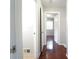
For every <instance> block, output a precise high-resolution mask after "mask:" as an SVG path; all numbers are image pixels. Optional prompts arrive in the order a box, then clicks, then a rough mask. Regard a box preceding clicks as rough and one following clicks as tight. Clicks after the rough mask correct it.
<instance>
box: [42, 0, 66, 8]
mask: <svg viewBox="0 0 79 59" xmlns="http://www.w3.org/2000/svg"><path fill="white" fill-rule="evenodd" d="M41 2H42V5H43V7H45V8H51V7H57V8H58V7H59V8H60V7H61V8H63V7H66V0H41Z"/></svg>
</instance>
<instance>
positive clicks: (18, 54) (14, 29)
mask: <svg viewBox="0 0 79 59" xmlns="http://www.w3.org/2000/svg"><path fill="white" fill-rule="evenodd" d="M10 3H11V4H10V8H11V9H10V59H23V58H22V55H23V54H22V24H21V0H11V1H10Z"/></svg>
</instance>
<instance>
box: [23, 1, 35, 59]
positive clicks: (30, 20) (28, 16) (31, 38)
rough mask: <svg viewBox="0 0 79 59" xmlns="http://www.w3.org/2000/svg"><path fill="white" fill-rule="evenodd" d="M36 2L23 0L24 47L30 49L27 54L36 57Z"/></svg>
mask: <svg viewBox="0 0 79 59" xmlns="http://www.w3.org/2000/svg"><path fill="white" fill-rule="evenodd" d="M34 32H35V33H36V2H35V1H34V0H29V1H28V2H27V0H22V39H23V49H26V51H27V49H30V53H27V52H25V53H26V54H25V55H26V56H27V55H29V56H30V57H31V56H32V57H34V58H35V53H36V34H35V35H34Z"/></svg>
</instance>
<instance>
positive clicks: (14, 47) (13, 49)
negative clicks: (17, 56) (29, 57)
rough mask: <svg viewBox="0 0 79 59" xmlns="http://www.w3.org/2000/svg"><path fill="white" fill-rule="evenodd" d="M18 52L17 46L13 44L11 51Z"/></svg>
mask: <svg viewBox="0 0 79 59" xmlns="http://www.w3.org/2000/svg"><path fill="white" fill-rule="evenodd" d="M15 52H16V46H15V45H14V46H12V48H10V53H15Z"/></svg>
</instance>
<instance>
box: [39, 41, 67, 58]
mask: <svg viewBox="0 0 79 59" xmlns="http://www.w3.org/2000/svg"><path fill="white" fill-rule="evenodd" d="M52 41H53V49H47V46H46V45H44V47H43V50H42V52H41V55H40V56H39V59H67V56H66V48H65V47H64V46H63V45H58V44H57V43H56V42H55V41H54V40H52Z"/></svg>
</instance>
